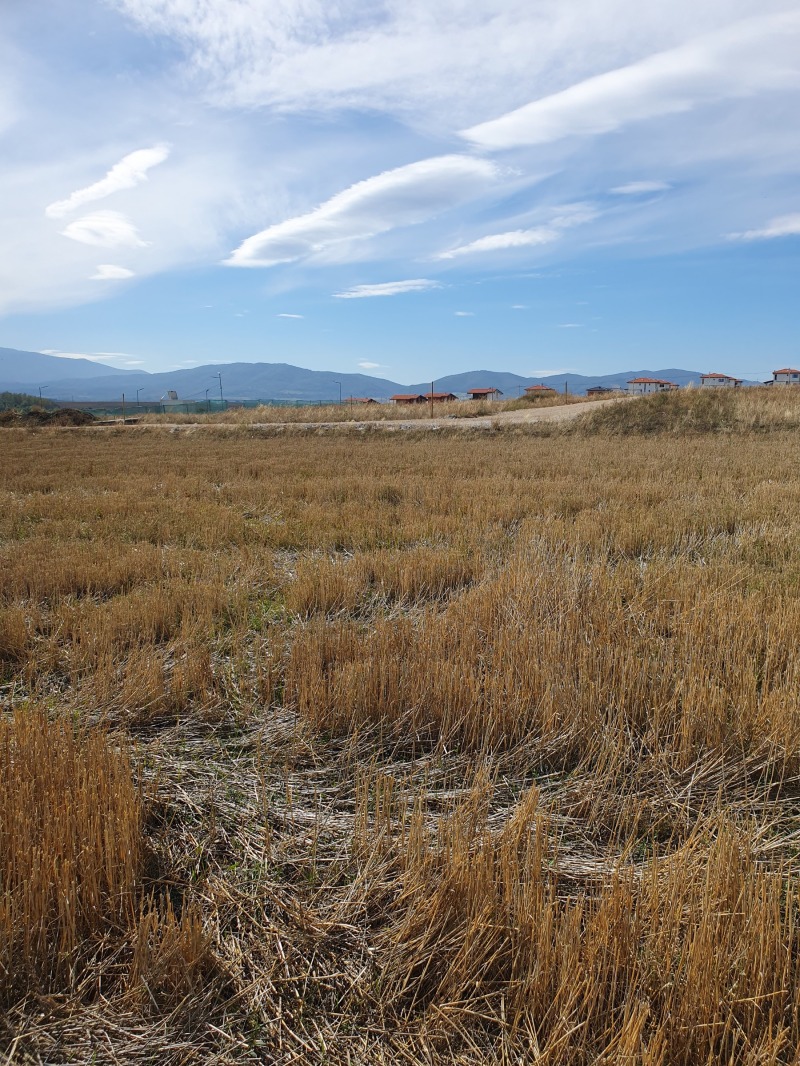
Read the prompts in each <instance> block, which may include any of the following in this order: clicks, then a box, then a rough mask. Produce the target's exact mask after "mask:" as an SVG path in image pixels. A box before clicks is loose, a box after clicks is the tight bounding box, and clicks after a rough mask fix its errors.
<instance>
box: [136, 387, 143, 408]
mask: <svg viewBox="0 0 800 1066" xmlns="http://www.w3.org/2000/svg"><path fill="white" fill-rule="evenodd" d="M143 388H144V385H140V386H139V388H138V389H137V390H136V406H137V407H141V406H142V405H141V404H140V403H139V393H140V392H141V391H142V389H143Z"/></svg>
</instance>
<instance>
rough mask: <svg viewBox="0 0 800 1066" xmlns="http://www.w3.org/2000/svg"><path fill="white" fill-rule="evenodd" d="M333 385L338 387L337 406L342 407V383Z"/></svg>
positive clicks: (338, 382)
mask: <svg viewBox="0 0 800 1066" xmlns="http://www.w3.org/2000/svg"><path fill="white" fill-rule="evenodd" d="M334 385H338V386H339V406H340V407H341V406H342V383H341V381H334Z"/></svg>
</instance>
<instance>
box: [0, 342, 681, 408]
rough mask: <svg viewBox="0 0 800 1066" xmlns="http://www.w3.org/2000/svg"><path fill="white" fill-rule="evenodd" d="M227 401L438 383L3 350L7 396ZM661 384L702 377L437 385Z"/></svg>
mask: <svg viewBox="0 0 800 1066" xmlns="http://www.w3.org/2000/svg"><path fill="white" fill-rule="evenodd" d="M220 375H221V377H222V381H221V386H222V394H223V397H224V398H225V399H226V400H248V401H253V400H278V401H282V402H287V401H300V402H308V403H325V402H328V403H335V402H338V400H339V399H340V397H341V398H342V399H346V398H347V397H348V396H370V397H372V398H373V399H376V400H385V399H387V398H388V397H390V396H391V395H393V394H394V393H398V392H402V393H419V392H428V391H429V390H430V387H431V382H430V381H424V382H420V383H417V384H412V385H405V384H401V383H399V382H397V381H389V380H388V379H387V378H378V377H373V376H371V375H367V374H339V373H336V372H334V371H329V370H306V369H304V368H303V367H298V366H291V365H289V364H288V363H210V364H207V365H205V366H198V367H192V368H190V369H186V370H170V371H167V372H164V373H158V374H151V373H148V372H147V371H145V370H134V371H131V370H119V369H118V368H117V367H112V366H107V365H106V364H105V363H97V362H94V361H92V360H89V359H83V358H74V359H73V358H69V359H66V358H64V357H58V356H53V355H45V354H43V353H41V352H25V351H19V350H17V349H15V348H0V391H3V390H9V391H12V392H26V393H29V394H30V395H33V396H35V395H37V394H38V392H39V390H40V389H41V390H42V393H43V394H44V395H46V397H47V398H48V399H51V400H60V401H66V400H75V401H78V400H84V401H91V400H105V401H111V400H119V398H120V397H121V395H122V393H124V394H125V396H126V399H127V400H129V401H133V400H136V398H137V394H138V398H139V399H140V400H141V401H142V402H158V401H159V400H160V399H161V398H162V397H164V396H165V395H166V394H167V393H168V392H169V391H170V390H173V391H174V392H176V393H177V394H178V398H179V399H180V400H184V401H191V400H204V399H206V396H208V397H209V398H210V399H212V400H215V399H219V393H220V377H219V376H220ZM640 376H646V377H659V378H666V379H667V380H669V381H674V382H675V383H676V384H678V385H688V384H690V383H692V382H693V383H697V382H699V380H700V373H699V372H698V371H693V370H679V369H676V368H669V369H666V370H663V369H662V370H626V371H622V372H620V373H617V374H594V375H591V376H589V375H584V374H556V375H550V376H547V377H522V376H521V375H519V374H511V373H508V372H505V371H499V370H469V371H466V372H465V373H462V374H449V375H447V376H445V377H442V378H437V379H436V381H435V382H433V385H434V389H435V391H437V392H453V393H455V394H456V395H459V394H464V393H466V391H467V390H468V389H472V388H496V389H500V390H501V391H502V393H503V394H504V395H505V396H507V397H513V396H516V395H517V394H518V393H519V392H521V391H522V389H524V388H525V387H526V386H527V385H537V384H540V383H541V384H547V385H551V386H552V387H553V388H556V389H558V390H559V391H562V390H564V389H565V388H566V389H568V390H569V391H570V392H573V393H578V394H580V393H584V392H586V389H587V388H591V387H592V386H593V385H605V386H622V387H623V388H624V387H625V383H626V382H627V381H628V380H629V379H630V378H632V377H640Z"/></svg>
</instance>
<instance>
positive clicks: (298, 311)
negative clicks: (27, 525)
mask: <svg viewBox="0 0 800 1066" xmlns="http://www.w3.org/2000/svg"><path fill="white" fill-rule="evenodd" d="M77 7H79V8H80V12H78V11H77V10H76V8H77ZM798 134H800V7H798V4H797V0H758V2H756V0H704V2H703V3H702V4H698V3H697V2H696V0H691V2H689V0H650V2H648V3H646V4H642V3H641V2H640V0H481V3H480V4H476V3H474V0H381V2H377V3H374V2H373V3H367V2H366V0H338V2H332V0H327V2H325V0H269V2H266V0H82V3H81V4H80V5H76V4H75V3H74V0H38V2H37V3H36V4H30V3H29V0H2V16H1V17H0V155H1V156H2V159H3V166H2V168H0V346H3V347H11V348H20V349H24V350H30V351H44V352H47V353H49V354H55V355H64V356H65V357H69V356H75V355H82V356H87V357H89V358H92V359H95V360H97V361H100V362H105V363H108V364H109V365H113V366H117V367H120V368H124V369H131V370H133V369H137V370H138V369H142V370H150V371H160V370H168V369H175V368H181V367H189V366H195V365H198V364H203V363H208V362H215V363H224V362H234V361H263V362H288V363H294V364H296V365H298V366H304V367H308V368H310V369H330V370H338V371H340V372H359V371H362V372H366V373H370V374H375V375H378V376H381V377H387V378H391V379H392V380H396V381H401V382H403V381H405V382H413V381H418V380H428V379H431V380H432V379H435V378H436V377H441V376H444V375H445V374H449V373H457V372H460V371H463V370H470V369H478V368H480V369H496V370H508V371H514V372H516V373H520V374H524V375H531V376H538V375H542V374H546V373H562V372H564V371H567V370H569V371H574V372H578V373H585V374H602V373H612V372H615V371H621V370H626V369H643V368H649V369H658V368H667V367H682V368H686V369H694V370H700V371H712V370H714V371H721V372H725V373H732V374H736V375H738V376H742V377H746V378H750V379H764V378H766V377H768V376H769V375H770V372H771V371H772V370H773V369H776V368H777V367H779V366H784V365H790V366H791V365H795V366H796V365H798V362H800V299H798V282H800V136H798Z"/></svg>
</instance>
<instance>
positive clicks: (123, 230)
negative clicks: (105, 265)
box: [61, 211, 146, 248]
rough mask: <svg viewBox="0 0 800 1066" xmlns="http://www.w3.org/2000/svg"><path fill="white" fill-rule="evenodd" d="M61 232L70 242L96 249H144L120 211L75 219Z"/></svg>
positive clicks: (97, 212) (144, 245)
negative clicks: (93, 246)
mask: <svg viewBox="0 0 800 1066" xmlns="http://www.w3.org/2000/svg"><path fill="white" fill-rule="evenodd" d="M61 232H62V234H63V235H64V236H65V237H69V238H70V240H73V241H79V242H80V243H81V244H91V245H95V246H96V247H98V248H144V247H146V242H145V241H143V240H141V238H140V237H139V234H138V233H137V232H136V227H135V226H134V224H133V223H132V222H131V220H130V219H129V218H128V217H127V216H126V215H123V214H122V213H121V212H120V211H95V213H94V214H92V215H84V216H83V217H82V218H76V219H75V221H74V222H70V224H69V225H68V226H67V227H66V228H65V229H63V230H62V231H61Z"/></svg>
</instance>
